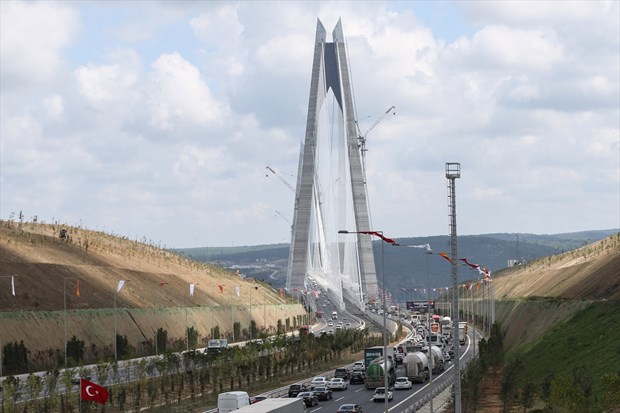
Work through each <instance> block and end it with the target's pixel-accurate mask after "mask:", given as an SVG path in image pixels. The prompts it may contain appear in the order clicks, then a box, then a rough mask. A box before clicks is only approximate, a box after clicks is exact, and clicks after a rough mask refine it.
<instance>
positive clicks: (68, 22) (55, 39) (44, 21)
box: [0, 1, 80, 89]
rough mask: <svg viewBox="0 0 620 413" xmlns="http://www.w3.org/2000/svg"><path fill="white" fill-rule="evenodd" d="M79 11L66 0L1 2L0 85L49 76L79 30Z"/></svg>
mask: <svg viewBox="0 0 620 413" xmlns="http://www.w3.org/2000/svg"><path fill="white" fill-rule="evenodd" d="M79 29H80V23H79V20H78V14H77V12H76V11H75V10H74V9H73V7H71V6H69V3H66V2H55V1H41V2H23V1H2V2H0V39H1V40H0V44H1V47H0V61H1V62H2V87H3V89H5V88H9V89H10V88H13V87H16V86H17V84H23V83H28V84H29V83H42V82H48V81H50V80H52V79H53V78H54V77H55V76H57V75H58V71H59V70H61V69H62V68H63V60H62V57H61V51H62V50H63V49H64V48H66V47H67V46H68V45H69V44H70V42H71V41H72V39H73V37H74V36H75V35H76V34H77V33H78V31H79Z"/></svg>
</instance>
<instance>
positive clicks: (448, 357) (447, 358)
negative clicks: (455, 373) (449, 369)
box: [442, 353, 452, 364]
mask: <svg viewBox="0 0 620 413" xmlns="http://www.w3.org/2000/svg"><path fill="white" fill-rule="evenodd" d="M442 355H443V364H446V363H448V362H449V361H450V360H452V357H450V355H449V354H448V353H442Z"/></svg>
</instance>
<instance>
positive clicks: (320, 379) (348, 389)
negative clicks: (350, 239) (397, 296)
mask: <svg viewBox="0 0 620 413" xmlns="http://www.w3.org/2000/svg"><path fill="white" fill-rule="evenodd" d="M327 314H331V317H333V318H330V319H328V320H323V322H322V323H321V322H319V324H318V326H316V327H317V328H316V333H318V334H330V333H329V328H330V327H331V326H330V322H331V323H334V320H337V319H338V314H337V312H336V311H333V312H330V313H327ZM341 317H342V320H344V319H345V317H346V319H348V318H349V317H350V315H347V316H345V315H341ZM342 320H341V321H342ZM404 324H408V326H409V327H410V329H411V333H410V334H409V335H408V336H407V337H406V339H404V340H402V341H401V342H399V343H398V344H397V345H395V346H392V345H391V346H389V347H386V354H383V349H384V348H383V346H375V347H370V348H366V349H365V350H364V360H360V361H357V362H355V363H353V364H350V365H347V366H342V367H339V368H336V369H334V370H333V371H330V372H325V373H324V374H322V375H318V376H315V377H309V378H308V379H307V380H304V381H300V382H298V383H294V384H291V385H290V386H288V387H286V388H282V389H278V390H274V391H273V392H266V393H264V394H262V395H260V396H258V398H256V396H255V398H251V397H250V396H249V395H248V397H247V399H248V406H247V407H242V408H240V409H239V411H238V413H246V412H247V413H259V412H260V413H276V412H279V411H280V410H278V409H279V407H278V406H276V407H273V408H272V407H271V406H268V405H263V406H260V405H261V403H263V401H264V400H265V399H273V398H284V399H298V400H299V402H298V404H297V405H298V406H301V407H300V409H301V410H299V411H300V412H303V411H306V412H308V413H314V412H320V413H323V412H325V413H341V412H342V413H344V412H347V413H349V412H364V413H380V412H383V411H384V405H385V401H386V399H387V403H388V406H389V412H392V413H406V412H409V411H413V410H410V409H411V406H413V405H416V403H418V406H419V403H420V401H422V400H428V397H429V394H430V393H431V392H433V394H437V390H438V389H445V388H447V387H448V386H449V385H450V384H451V379H452V374H447V373H448V372H451V371H452V368H453V359H452V358H453V355H454V351H453V350H454V348H453V346H454V345H461V346H462V347H461V351H460V353H461V366H463V365H464V364H466V361H467V360H469V358H471V357H472V354H473V351H472V346H471V345H470V344H473V339H474V337H473V335H471V334H469V333H470V332H468V330H467V327H466V323H463V324H460V325H459V328H458V330H459V331H460V334H459V336H457V337H453V336H452V331H454V330H455V329H454V328H452V327H453V326H452V321H451V320H450V319H449V317H439V316H437V317H435V318H434V319H430V320H428V321H427V320H423V317H419V318H414V319H412V320H407V321H406V322H405V323H404ZM433 324H436V325H433ZM336 325H337V324H336ZM429 343H434V344H431V345H430V346H429ZM461 343H462V344H461ZM386 375H387V377H386ZM386 379H387V380H386ZM385 381H387V383H388V387H387V390H386V387H385V385H384V383H385ZM287 406H288V407H287V408H288V409H289V410H287V411H289V412H296V411H297V410H294V409H296V408H294V407H291V406H293V405H292V404H290V405H287ZM218 408H219V412H220V413H221V412H222V411H223V410H222V408H221V407H220V406H218ZM231 411H233V410H231ZM209 412H212V411H209ZM205 413H207V412H205ZM235 413H237V412H235Z"/></svg>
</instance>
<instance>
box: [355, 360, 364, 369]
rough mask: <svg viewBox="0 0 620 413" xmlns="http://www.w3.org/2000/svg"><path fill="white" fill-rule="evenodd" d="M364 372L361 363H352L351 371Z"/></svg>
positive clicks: (362, 363)
mask: <svg viewBox="0 0 620 413" xmlns="http://www.w3.org/2000/svg"><path fill="white" fill-rule="evenodd" d="M364 370H366V367H365V366H364V362H363V361H356V362H355V363H353V371H364Z"/></svg>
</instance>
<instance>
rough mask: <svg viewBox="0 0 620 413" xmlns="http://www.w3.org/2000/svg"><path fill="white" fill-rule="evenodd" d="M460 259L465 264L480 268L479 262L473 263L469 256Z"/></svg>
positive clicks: (475, 268)
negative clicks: (468, 259) (468, 258)
mask: <svg viewBox="0 0 620 413" xmlns="http://www.w3.org/2000/svg"><path fill="white" fill-rule="evenodd" d="M459 261H463V262H464V263H465V264H467V265H469V266H470V267H471V268H473V269H474V270H477V269H478V268H480V266H479V265H478V264H472V263H471V262H469V261H467V258H459Z"/></svg>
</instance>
